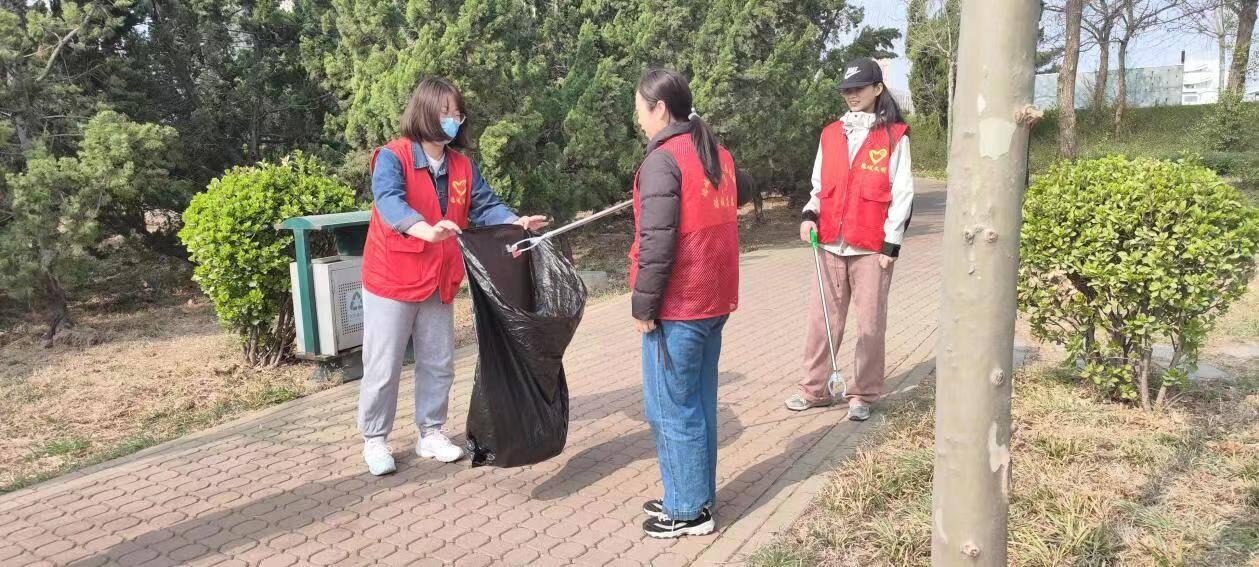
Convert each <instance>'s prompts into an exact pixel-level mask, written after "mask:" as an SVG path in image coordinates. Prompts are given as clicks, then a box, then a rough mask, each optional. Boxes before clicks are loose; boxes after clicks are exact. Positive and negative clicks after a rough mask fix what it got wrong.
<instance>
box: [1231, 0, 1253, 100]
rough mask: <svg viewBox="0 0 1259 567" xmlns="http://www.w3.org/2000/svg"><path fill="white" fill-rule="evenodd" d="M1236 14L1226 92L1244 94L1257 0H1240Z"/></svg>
mask: <svg viewBox="0 0 1259 567" xmlns="http://www.w3.org/2000/svg"><path fill="white" fill-rule="evenodd" d="M1239 4H1240V5H1239V6H1238V8H1239V10H1238V14H1237V43H1235V44H1233V68H1232V69H1230V70H1229V72H1228V92H1230V93H1237V94H1240V95H1244V94H1246V93H1245V90H1246V69H1247V67H1249V66H1250V39H1251V38H1252V37H1253V36H1254V35H1255V19H1256V18H1259V0H1241V1H1240V3H1239Z"/></svg>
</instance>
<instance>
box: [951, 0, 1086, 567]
mask: <svg viewBox="0 0 1259 567" xmlns="http://www.w3.org/2000/svg"><path fill="white" fill-rule="evenodd" d="M1073 1H1074V0H1073ZM1040 6H1041V4H1040V2H1038V1H1036V0H970V1H968V2H966V3H965V4H964V6H963V17H962V30H961V42H960V44H961V45H960V49H959V65H958V76H957V93H956V96H955V103H954V105H953V107H954V110H955V115H954V117H955V120H954V124H955V126H954V139H953V146H952V151H951V152H950V158H949V188H948V203H947V207H946V216H945V226H944V233H945V234H946V237H945V245H944V261H943V262H942V265H943V266H946V268H945V270H944V275H943V293H942V296H941V304H940V337H941V338H940V342H939V344H938V345H937V354H936V361H937V380H938V387H937V389H936V431H935V439H936V442H935V443H936V445H935V447H936V449H935V455H936V458H935V477H934V478H935V480H934V482H933V487H932V489H933V494H932V510H933V516H932V518H933V522H932V524H933V530H932V551H931V558H932V564H933V565H935V566H936V567H951V566H959V567H961V566H965V567H975V566H994V567H995V566H1004V565H1006V563H1007V555H1006V543H1007V536H1008V529H1007V522H1008V519H1009V498H1010V492H1009V489H1010V431H1011V429H1010V393H1011V376H1012V371H1013V366H1014V321H1015V307H1016V297H1017V296H1016V283H1017V277H1018V259H1019V225H1020V224H1021V222H1022V210H1021V209H1022V200H1023V193H1024V191H1025V190H1026V188H1027V150H1028V137H1029V134H1030V131H1031V128H1030V123H1029V122H1023V121H1021V120H1020V119H1019V117H1020V116H1021V114H1022V113H1023V111H1025V110H1026V109H1027V108H1028V107H1029V105H1030V104H1031V102H1032V98H1033V83H1034V79H1035V72H1036V69H1035V66H1036V63H1035V62H1036V35H1037V34H1036V32H1037V23H1038V22H1039V21H1040ZM1076 10H1077V13H1078V10H1079V8H1078V7H1077V8H1076ZM1076 28H1077V30H1076V36H1077V38H1078V34H1079V31H1078V24H1077V26H1076ZM1066 72H1067V73H1068V75H1069V76H1071V77H1074V69H1067V71H1066ZM1071 86H1072V87H1073V85H1071ZM1072 103H1074V101H1072Z"/></svg>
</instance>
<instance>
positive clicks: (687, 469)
mask: <svg viewBox="0 0 1259 567" xmlns="http://www.w3.org/2000/svg"><path fill="white" fill-rule="evenodd" d="M726 319H727V316H721V317H714V318H711V319H701V320H697V321H664V322H663V323H662V324H661V325H660V326H659V327H657V328H656V330H655V331H653V332H651V333H648V334H646V335H643V403H644V406H645V410H646V414H647V422H648V423H649V424H651V432H652V435H653V436H654V437H655V439H656V456H657V459H658V460H659V462H660V476H661V477H662V478H663V480H664V512H665V514H668V515H669V517H670V518H673V519H675V520H691V519H694V518H696V517H697V516H699V514H700V511H702V510H703V509H704V508H705V507H710V508H711V507H714V506H715V505H716V503H717V361H718V359H719V358H720V357H721V330H722V328H723V327H725V325H726Z"/></svg>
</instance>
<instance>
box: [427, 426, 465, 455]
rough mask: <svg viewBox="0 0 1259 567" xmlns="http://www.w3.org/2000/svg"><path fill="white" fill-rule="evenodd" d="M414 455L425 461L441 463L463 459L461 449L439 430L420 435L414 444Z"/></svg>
mask: <svg viewBox="0 0 1259 567" xmlns="http://www.w3.org/2000/svg"><path fill="white" fill-rule="evenodd" d="M415 454H417V455H419V456H420V457H422V458H425V459H437V460H439V461H441V462H443V463H453V462H455V461H458V460H459V459H460V458H462V457H463V449H461V448H459V446H458V445H455V444H454V443H451V442H450V438H449V437H446V434H445V433H442V431H441V430H440V429H430V430H428V431H425V432H424V433H422V434H421V435H420V441H419V442H418V443H416V446H415Z"/></svg>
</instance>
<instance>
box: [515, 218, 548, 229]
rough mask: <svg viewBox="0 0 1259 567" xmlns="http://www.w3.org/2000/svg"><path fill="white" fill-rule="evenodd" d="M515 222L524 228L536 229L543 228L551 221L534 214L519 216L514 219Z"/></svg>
mask: <svg viewBox="0 0 1259 567" xmlns="http://www.w3.org/2000/svg"><path fill="white" fill-rule="evenodd" d="M516 224H518V225H520V226H521V227H523V228H524V229H525V230H532V231H537V230H540V229H542V228H545V227H546V226H547V225H549V224H551V223H550V222H548V221H547V220H546V217H545V216H543V215H534V216H531V217H520V218H519V219H517V220H516Z"/></svg>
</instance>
